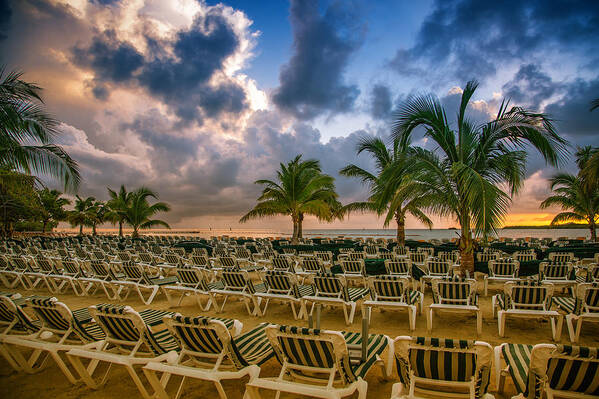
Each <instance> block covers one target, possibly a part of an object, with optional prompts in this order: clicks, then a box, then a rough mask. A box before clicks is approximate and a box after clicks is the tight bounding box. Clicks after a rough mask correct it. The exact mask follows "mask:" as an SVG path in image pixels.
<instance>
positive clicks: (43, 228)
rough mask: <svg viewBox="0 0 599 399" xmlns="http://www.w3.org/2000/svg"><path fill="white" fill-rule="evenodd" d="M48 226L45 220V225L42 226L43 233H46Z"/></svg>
mask: <svg viewBox="0 0 599 399" xmlns="http://www.w3.org/2000/svg"><path fill="white" fill-rule="evenodd" d="M47 224H48V221H47V220H44V222H43V224H42V233H45V232H46V225H47Z"/></svg>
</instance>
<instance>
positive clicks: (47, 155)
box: [0, 67, 80, 191]
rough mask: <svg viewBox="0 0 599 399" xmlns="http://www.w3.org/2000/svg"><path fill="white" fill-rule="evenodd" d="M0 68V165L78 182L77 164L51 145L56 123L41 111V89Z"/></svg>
mask: <svg viewBox="0 0 599 399" xmlns="http://www.w3.org/2000/svg"><path fill="white" fill-rule="evenodd" d="M21 76H22V73H21V72H18V71H13V72H9V73H5V69H4V68H3V67H0V167H2V168H6V169H11V170H17V171H21V172H24V173H27V174H34V175H38V176H45V177H49V178H53V179H56V180H57V181H58V182H60V183H61V184H63V185H64V187H65V189H66V190H68V191H72V190H75V189H76V188H77V186H78V185H79V179H80V177H79V170H78V167H77V163H76V162H75V161H74V160H73V159H72V158H71V157H70V156H69V155H68V154H67V153H66V152H65V151H64V150H63V148H62V147H60V146H58V145H56V144H54V140H55V138H56V137H57V136H58V135H59V134H60V132H59V130H58V125H59V122H58V121H57V120H56V119H54V118H53V117H51V116H50V115H49V114H48V113H46V112H45V110H44V107H43V102H42V99H41V96H40V92H41V88H40V87H38V86H36V85H35V84H32V83H28V82H25V81H23V80H21Z"/></svg>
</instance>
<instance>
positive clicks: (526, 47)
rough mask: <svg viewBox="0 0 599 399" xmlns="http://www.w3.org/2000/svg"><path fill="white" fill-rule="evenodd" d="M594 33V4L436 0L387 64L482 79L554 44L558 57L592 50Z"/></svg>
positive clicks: (597, 28)
mask: <svg viewBox="0 0 599 399" xmlns="http://www.w3.org/2000/svg"><path fill="white" fill-rule="evenodd" d="M598 36H599V3H598V2H575V1H564V0H527V1H515V0H510V1H495V2H489V1H486V2H480V1H476V0H436V1H435V2H434V4H433V6H432V12H431V13H430V14H429V15H428V16H427V17H426V18H425V20H424V22H423V23H422V25H421V26H420V29H419V31H418V33H417V36H416V40H415V43H414V45H413V46H412V47H409V48H400V49H398V51H397V53H396V54H395V56H394V57H393V58H392V59H391V60H390V62H389V66H390V67H391V68H392V69H395V70H396V71H397V72H398V73H400V74H402V75H408V76H416V75H417V74H419V73H420V72H422V71H427V72H428V73H427V74H426V75H424V76H427V77H429V78H430V77H431V75H432V76H433V77H434V79H435V80H442V81H447V80H450V79H455V78H457V79H459V80H461V81H466V80H469V79H471V78H473V77H476V78H478V79H481V80H482V79H483V78H486V77H490V76H494V75H495V74H496V73H497V72H498V70H503V69H505V68H506V67H507V66H509V65H510V64H511V63H513V62H515V63H519V62H530V60H531V59H534V57H537V56H539V57H543V58H545V57H546V55H547V54H548V53H553V52H555V51H556V48H557V49H559V50H558V51H557V53H558V55H557V56H558V57H560V58H561V57H567V56H568V55H587V54H597V52H598V51H599V42H598V41H597V37H598ZM543 53H544V56H543ZM592 68H593V67H592V66H591V65H588V66H587V69H589V70H592Z"/></svg>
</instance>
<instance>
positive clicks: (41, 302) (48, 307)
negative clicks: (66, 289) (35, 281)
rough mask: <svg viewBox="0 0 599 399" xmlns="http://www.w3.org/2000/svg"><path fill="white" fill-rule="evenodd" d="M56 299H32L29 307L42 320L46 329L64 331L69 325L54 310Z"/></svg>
mask: <svg viewBox="0 0 599 399" xmlns="http://www.w3.org/2000/svg"><path fill="white" fill-rule="evenodd" d="M57 301H58V300H57V299H56V298H32V299H31V305H32V307H33V310H34V311H35V313H36V314H37V315H38V317H39V318H40V320H43V322H44V324H45V325H47V327H49V328H51V329H54V330H61V331H66V330H68V329H69V327H70V326H71V323H70V322H69V321H68V320H66V319H65V318H64V317H63V316H62V315H61V314H60V313H59V312H58V310H57V309H56V307H55V303H56V302H57Z"/></svg>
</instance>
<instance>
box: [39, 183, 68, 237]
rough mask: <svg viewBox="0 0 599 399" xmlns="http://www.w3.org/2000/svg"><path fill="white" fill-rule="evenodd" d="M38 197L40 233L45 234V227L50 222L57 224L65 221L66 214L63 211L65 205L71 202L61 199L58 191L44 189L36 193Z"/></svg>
mask: <svg viewBox="0 0 599 399" xmlns="http://www.w3.org/2000/svg"><path fill="white" fill-rule="evenodd" d="M38 196H39V199H40V203H41V209H42V212H41V220H42V233H45V232H46V226H47V225H48V223H50V222H52V221H53V222H59V221H61V220H65V219H66V217H67V212H66V211H65V210H64V207H65V206H66V205H70V204H71V200H69V199H67V198H63V197H62V193H61V192H60V191H58V190H50V189H49V188H47V187H44V188H43V189H42V190H40V191H38Z"/></svg>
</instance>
